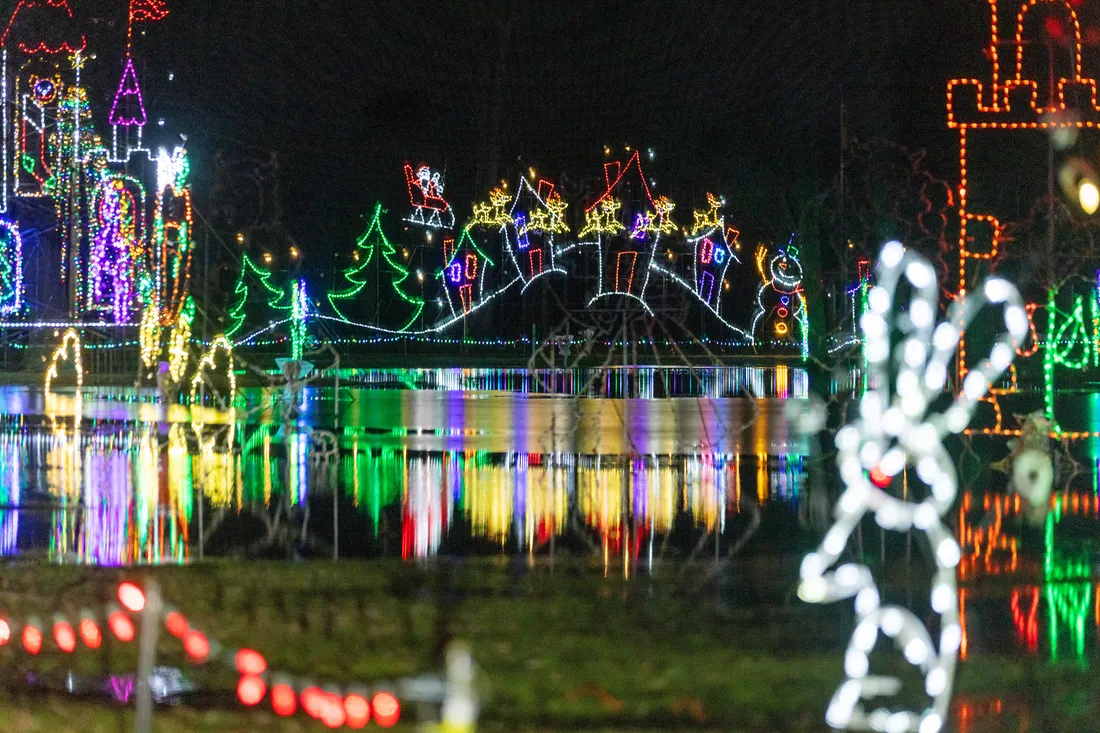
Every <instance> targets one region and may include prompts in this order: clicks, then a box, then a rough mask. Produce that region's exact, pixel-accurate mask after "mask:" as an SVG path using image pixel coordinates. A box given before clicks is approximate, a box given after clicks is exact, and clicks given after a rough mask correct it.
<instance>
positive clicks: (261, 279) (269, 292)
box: [225, 254, 283, 338]
mask: <svg viewBox="0 0 1100 733" xmlns="http://www.w3.org/2000/svg"><path fill="white" fill-rule="evenodd" d="M271 275H272V273H271V271H270V270H267V269H265V268H263V267H260V266H259V265H257V264H256V263H255V262H253V261H252V258H251V257H249V256H248V255H247V254H246V255H244V256H243V257H241V274H240V275H238V277H237V283H236V285H234V286H233V294H234V295H235V296H236V298H237V299H236V300H235V301H234V302H233V305H231V306H230V307H229V311H228V315H229V318H230V319H231V321H230V323H229V327H228V328H227V329H226V330H225V335H226V336H227V337H228V338H233V336H234V335H236V334H237V333H239V332H240V331H241V329H242V328H243V327H244V324H245V321H246V319H247V318H248V306H249V304H250V303H255V300H256V298H255V297H254V293H256V292H257V291H258V292H259V294H260V295H261V296H262V297H263V298H264V299H265V300H264V302H265V304H267V305H270V304H271V303H273V302H274V301H276V300H278V299H280V298H282V297H283V291H282V290H280V289H279V288H277V287H275V286H274V285H272V284H271Z"/></svg>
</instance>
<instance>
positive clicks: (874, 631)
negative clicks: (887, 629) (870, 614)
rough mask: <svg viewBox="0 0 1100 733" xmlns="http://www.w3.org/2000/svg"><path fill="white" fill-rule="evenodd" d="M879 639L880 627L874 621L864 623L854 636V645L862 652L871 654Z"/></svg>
mask: <svg viewBox="0 0 1100 733" xmlns="http://www.w3.org/2000/svg"><path fill="white" fill-rule="evenodd" d="M877 639H878V627H877V626H875V624H874V622H872V621H862V622H860V624H859V626H857V627H856V630H855V633H854V634H852V645H853V646H854V647H856V648H857V649H859V650H860V651H862V652H869V651H871V650H872V649H874V648H875V641H876V640H877Z"/></svg>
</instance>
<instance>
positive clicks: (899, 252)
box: [878, 240, 905, 267]
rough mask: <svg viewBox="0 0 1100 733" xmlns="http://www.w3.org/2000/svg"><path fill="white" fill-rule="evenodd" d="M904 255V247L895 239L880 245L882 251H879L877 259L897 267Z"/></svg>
mask: <svg viewBox="0 0 1100 733" xmlns="http://www.w3.org/2000/svg"><path fill="white" fill-rule="evenodd" d="M904 256H905V247H903V246H902V245H901V242H898V241H896V240H895V241H891V242H887V243H886V244H884V245H882V251H881V252H880V253H879V256H878V259H879V262H881V263H882V264H884V265H886V266H887V267H897V266H898V263H899V262H901V258H902V257H904Z"/></svg>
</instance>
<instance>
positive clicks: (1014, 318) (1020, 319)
mask: <svg viewBox="0 0 1100 733" xmlns="http://www.w3.org/2000/svg"><path fill="white" fill-rule="evenodd" d="M1005 325H1006V326H1008V331H1009V333H1011V334H1012V335H1013V336H1014V337H1016V338H1017V339H1022V338H1023V337H1024V335H1025V334H1026V333H1027V331H1028V327H1027V311H1025V310H1024V309H1023V308H1021V307H1020V306H1018V305H1014V306H1011V307H1009V308H1006V309H1005Z"/></svg>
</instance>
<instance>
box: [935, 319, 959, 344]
mask: <svg viewBox="0 0 1100 733" xmlns="http://www.w3.org/2000/svg"><path fill="white" fill-rule="evenodd" d="M958 342H959V330H958V329H957V328H955V327H954V326H952V325H951V324H950V323H947V322H946V321H945V322H943V323H941V324H940V325H938V326H936V330H935V331H934V332H933V333H932V344H933V345H934V346H935V347H936V348H937V349H939V350H940V351H948V350H950V349H953V348H955V344H957V343H958Z"/></svg>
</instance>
